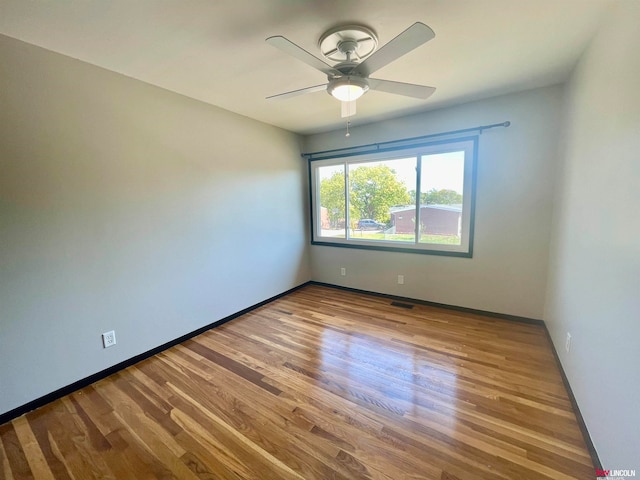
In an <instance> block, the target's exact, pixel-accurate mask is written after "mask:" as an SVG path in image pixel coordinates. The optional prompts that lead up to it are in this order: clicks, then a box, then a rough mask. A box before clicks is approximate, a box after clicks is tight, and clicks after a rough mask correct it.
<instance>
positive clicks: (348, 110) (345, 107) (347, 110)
mask: <svg viewBox="0 0 640 480" xmlns="http://www.w3.org/2000/svg"><path fill="white" fill-rule="evenodd" d="M355 114H356V101H355V100H351V101H350V102H342V110H341V112H340V116H341V117H342V118H347V117H352V116H353V115H355Z"/></svg>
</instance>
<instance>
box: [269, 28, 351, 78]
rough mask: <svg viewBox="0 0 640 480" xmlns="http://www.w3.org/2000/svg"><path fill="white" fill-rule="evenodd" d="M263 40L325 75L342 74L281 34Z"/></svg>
mask: <svg viewBox="0 0 640 480" xmlns="http://www.w3.org/2000/svg"><path fill="white" fill-rule="evenodd" d="M265 42H267V43H268V44H269V45H271V46H273V47H276V48H277V49H279V50H281V51H283V52H284V53H288V54H289V55H291V56H292V57H295V58H297V59H298V60H300V61H302V62H304V63H306V64H307V65H309V66H310V67H313V68H315V69H316V70H320V71H321V72H322V73H324V74H325V75H332V76H333V75H338V76H341V75H342V73H340V71H339V70H336V69H335V68H333V67H332V66H331V65H329V64H327V63H325V62H323V61H322V60H320V59H319V58H318V57H316V56H314V55H312V54H310V53H309V52H307V51H306V50H305V49H304V48H302V47H299V46H298V45H296V44H295V43H293V42H292V41H291V40H288V39H286V38H285V37H283V36H281V35H276V36H275V37H269V38H267V39H266V40H265Z"/></svg>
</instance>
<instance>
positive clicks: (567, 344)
mask: <svg viewBox="0 0 640 480" xmlns="http://www.w3.org/2000/svg"><path fill="white" fill-rule="evenodd" d="M564 349H565V350H566V351H567V353H569V352H570V351H571V334H570V333H569V332H567V339H566V340H565V341H564Z"/></svg>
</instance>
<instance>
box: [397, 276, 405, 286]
mask: <svg viewBox="0 0 640 480" xmlns="http://www.w3.org/2000/svg"><path fill="white" fill-rule="evenodd" d="M398 285H404V275H398Z"/></svg>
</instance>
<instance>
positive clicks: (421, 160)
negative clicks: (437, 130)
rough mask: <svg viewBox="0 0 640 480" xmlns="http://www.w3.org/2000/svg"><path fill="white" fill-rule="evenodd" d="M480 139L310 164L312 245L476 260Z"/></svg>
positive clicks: (376, 152) (371, 153) (313, 161)
mask: <svg viewBox="0 0 640 480" xmlns="http://www.w3.org/2000/svg"><path fill="white" fill-rule="evenodd" d="M476 149H477V137H470V138H465V139H456V140H451V141H441V142H434V143H431V144H424V145H420V146H415V145H414V146H411V147H406V148H398V149H397V150H390V151H385V152H379V151H374V152H366V153H362V154H358V155H353V156H348V157H341V158H334V159H332V158H324V159H322V160H311V161H310V162H309V168H310V174H311V187H312V191H311V204H312V218H313V223H312V229H313V230H312V243H314V244H322V245H331V246H338V247H353V248H367V249H377V250H391V251H408V252H417V253H431V254H438V255H454V256H466V257H470V256H471V254H472V248H473V231H472V230H473V208H474V207H473V197H474V194H473V188H474V185H473V178H474V168H475V158H476Z"/></svg>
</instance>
